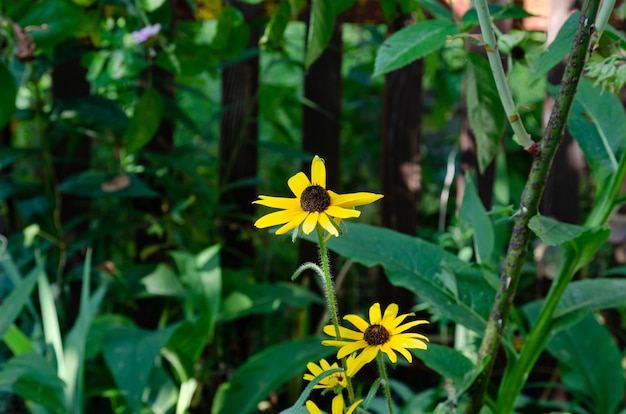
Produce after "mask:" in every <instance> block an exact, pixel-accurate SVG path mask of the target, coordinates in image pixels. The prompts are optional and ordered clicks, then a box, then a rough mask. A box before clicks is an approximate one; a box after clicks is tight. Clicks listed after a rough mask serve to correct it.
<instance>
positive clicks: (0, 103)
mask: <svg viewBox="0 0 626 414" xmlns="http://www.w3.org/2000/svg"><path fill="white" fill-rule="evenodd" d="M16 94H17V87H16V86H15V80H14V79H13V75H11V72H10V71H9V69H8V68H7V67H6V66H5V64H4V62H2V61H0V128H3V127H4V126H5V125H6V124H7V122H9V120H10V119H11V116H13V112H15V96H16Z"/></svg>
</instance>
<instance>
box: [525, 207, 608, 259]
mask: <svg viewBox="0 0 626 414" xmlns="http://www.w3.org/2000/svg"><path fill="white" fill-rule="evenodd" d="M528 227H529V228H530V229H531V230H532V231H533V232H534V233H535V234H536V235H537V236H538V237H540V238H541V239H542V240H543V241H544V242H545V243H546V244H548V245H552V246H561V247H562V248H563V253H564V260H568V261H569V262H570V263H571V262H573V261H575V262H576V264H575V266H574V269H575V270H577V269H579V268H580V267H582V266H583V265H584V264H586V263H588V262H589V261H590V260H591V259H592V258H593V256H594V255H595V254H596V252H597V251H598V249H599V248H600V246H601V245H602V244H603V243H604V242H605V241H606V240H607V239H608V238H609V235H610V234H611V230H610V229H608V228H606V227H600V228H588V227H582V226H576V225H574V224H568V223H561V222H559V221H557V220H554V219H551V218H549V217H544V216H541V215H536V216H534V217H532V218H531V219H530V221H529V222H528Z"/></svg>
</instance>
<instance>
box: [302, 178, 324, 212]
mask: <svg viewBox="0 0 626 414" xmlns="http://www.w3.org/2000/svg"><path fill="white" fill-rule="evenodd" d="M328 206H330V194H328V191H326V189H325V188H324V187H322V186H320V185H310V186H308V187H307V188H305V189H304V191H303V192H302V194H301V195H300V207H302V210H304V211H309V212H313V211H317V212H318V213H321V212H322V211H326V209H327V208H328Z"/></svg>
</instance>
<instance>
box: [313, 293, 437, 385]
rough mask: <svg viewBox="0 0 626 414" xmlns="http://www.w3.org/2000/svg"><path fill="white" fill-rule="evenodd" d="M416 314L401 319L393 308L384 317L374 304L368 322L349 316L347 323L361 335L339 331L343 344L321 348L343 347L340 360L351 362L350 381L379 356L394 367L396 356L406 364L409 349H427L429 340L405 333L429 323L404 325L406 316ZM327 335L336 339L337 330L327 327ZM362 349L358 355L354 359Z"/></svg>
mask: <svg viewBox="0 0 626 414" xmlns="http://www.w3.org/2000/svg"><path fill="white" fill-rule="evenodd" d="M414 315H415V314H414V313H405V314H403V315H398V305H396V304H395V303H392V304H390V305H389V306H387V309H385V313H384V314H382V313H381V310H380V304H379V303H375V304H373V305H372V306H371V307H370V309H369V322H367V321H365V320H364V319H363V318H361V317H360V316H358V315H346V316H345V317H344V319H345V320H347V321H348V322H350V323H351V324H352V325H354V326H355V327H356V328H357V329H358V330H359V331H358V332H357V331H353V330H351V329H347V328H344V327H339V333H340V334H341V338H342V339H341V340H337V339H328V340H325V341H322V344H324V345H328V346H337V347H340V348H339V351H338V352H337V358H343V357H346V356H348V355H351V356H350V357H349V358H348V364H347V372H346V374H347V375H348V376H350V377H352V376H354V374H356V372H357V371H358V370H360V369H361V368H362V367H363V365H365V364H367V363H368V362H370V361H372V360H373V359H374V358H376V356H377V355H378V353H379V352H381V351H382V352H384V353H385V354H387V356H388V357H389V360H390V361H391V362H393V363H395V362H396V361H397V356H396V352H395V351H397V352H399V353H400V354H401V355H402V356H404V357H405V358H406V359H407V361H409V362H411V361H412V356H411V353H410V352H409V351H408V349H413V348H417V349H426V347H427V346H426V342H424V341H428V338H427V337H425V336H424V335H422V334H418V333H412V332H405V331H406V330H407V329H409V328H412V327H414V326H417V325H422V324H425V323H428V321H425V320H417V321H412V322H408V323H405V324H402V322H403V321H404V319H406V317H407V316H414ZM324 332H325V333H326V334H327V335H330V336H335V337H337V334H336V332H335V327H334V326H333V325H327V326H325V327H324ZM360 349H362V351H361V352H360V353H359V354H358V355H352V354H354V353H355V352H356V351H358V350H360Z"/></svg>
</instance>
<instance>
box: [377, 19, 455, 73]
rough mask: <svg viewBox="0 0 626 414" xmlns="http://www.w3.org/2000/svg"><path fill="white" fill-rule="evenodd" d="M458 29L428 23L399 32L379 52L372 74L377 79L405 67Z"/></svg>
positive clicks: (433, 49)
mask: <svg viewBox="0 0 626 414" xmlns="http://www.w3.org/2000/svg"><path fill="white" fill-rule="evenodd" d="M458 32H459V28H458V27H457V26H456V24H454V23H452V22H447V21H442V20H428V21H425V22H419V23H416V24H414V25H411V26H408V27H405V28H403V29H400V30H398V31H397V32H396V33H394V34H393V35H391V36H390V37H389V38H388V39H387V40H385V41H384V42H383V44H382V45H381V46H380V48H379V49H378V53H377V54H376V62H375V64H374V75H373V76H378V75H382V74H384V73H387V72H391V71H392V70H396V69H399V68H401V67H403V66H406V65H408V64H409V63H411V62H413V61H414V60H416V59H419V58H422V57H424V56H426V55H428V54H429V53H431V52H434V51H435V50H437V49H439V48H440V47H442V46H443V45H444V44H445V43H446V40H447V38H448V36H454V35H456V34H457V33H458Z"/></svg>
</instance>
